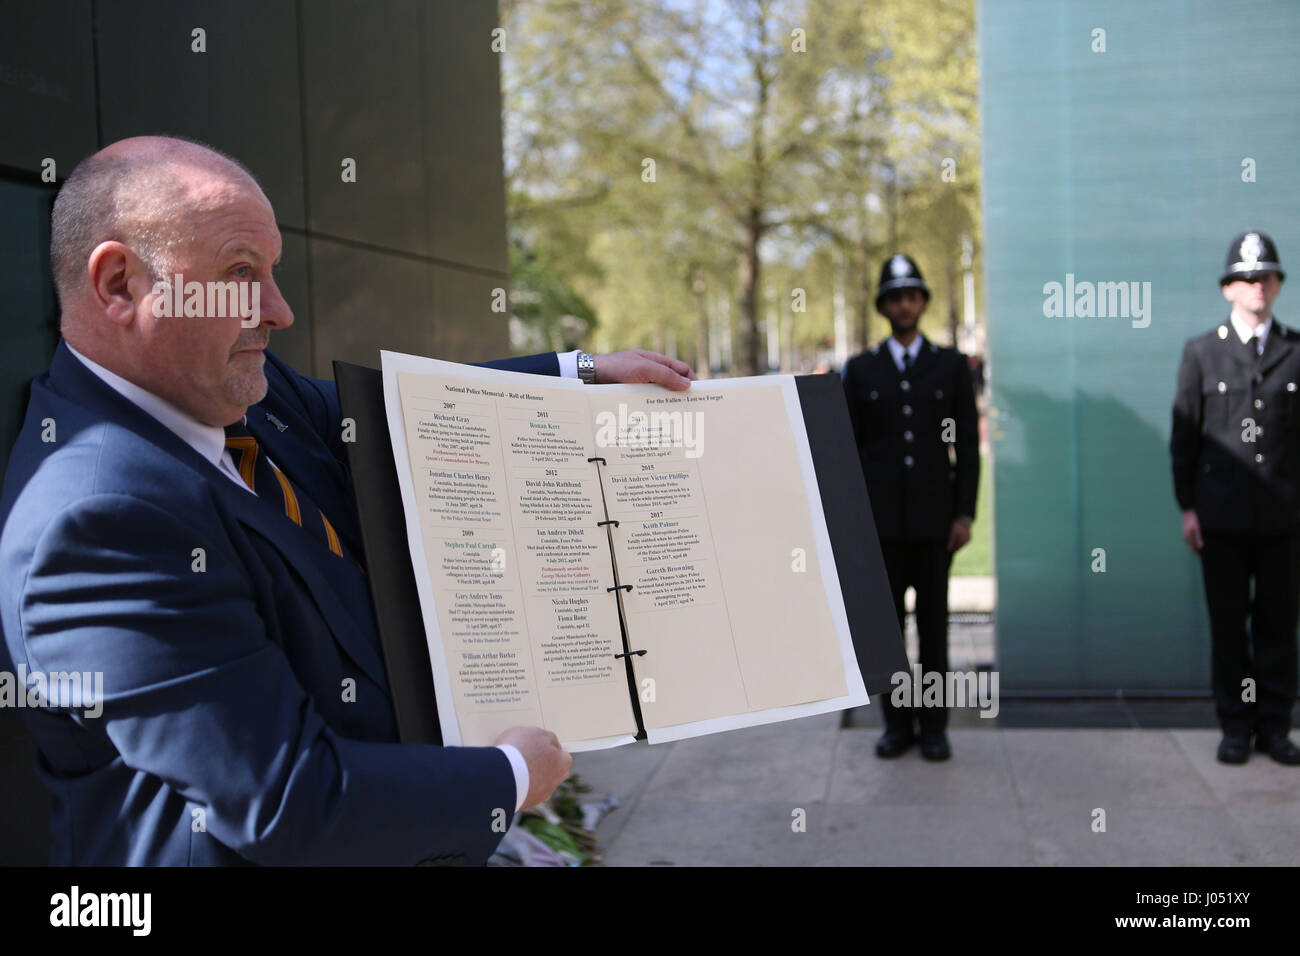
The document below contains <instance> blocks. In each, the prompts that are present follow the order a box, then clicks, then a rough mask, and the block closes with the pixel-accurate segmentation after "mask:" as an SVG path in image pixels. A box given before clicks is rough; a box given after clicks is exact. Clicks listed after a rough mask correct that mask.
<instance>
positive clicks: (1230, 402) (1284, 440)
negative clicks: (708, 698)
mask: <svg viewBox="0 0 1300 956" xmlns="http://www.w3.org/2000/svg"><path fill="white" fill-rule="evenodd" d="M1285 277H1286V276H1285V273H1283V271H1282V265H1281V261H1280V260H1279V258H1278V254H1277V249H1276V247H1275V246H1274V245H1273V241H1272V240H1271V239H1269V237H1268V236H1266V235H1264V233H1262V232H1246V233H1242V234H1241V235H1239V236H1238V237H1237V238H1236V239H1234V240H1233V242H1232V246H1231V247H1230V248H1229V249H1228V261H1227V266H1226V268H1225V270H1224V273H1223V276H1222V277H1221V278H1220V279H1219V285H1220V286H1221V287H1222V289H1223V297H1224V298H1225V299H1227V300H1228V301H1229V302H1230V303H1232V311H1231V314H1230V315H1229V317H1228V318H1227V320H1226V321H1224V322H1223V323H1221V324H1220V325H1219V326H1218V327H1216V328H1215V329H1213V330H1211V331H1210V332H1208V333H1206V334H1205V335H1201V336H1198V337H1196V338H1194V339H1191V340H1189V341H1188V343H1187V346H1186V347H1185V348H1184V350H1183V359H1182V365H1181V366H1180V367H1179V369H1178V391H1177V394H1176V395H1175V397H1174V413H1173V418H1174V421H1173V431H1172V434H1171V436H1170V440H1169V448H1170V452H1171V455H1172V457H1173V471H1174V494H1175V496H1176V497H1177V499H1178V506H1179V507H1180V508H1181V509H1182V511H1183V539H1184V540H1185V541H1186V542H1187V544H1188V546H1189V547H1190V548H1191V549H1192V550H1193V551H1195V552H1196V553H1197V554H1198V555H1199V557H1200V559H1201V571H1202V574H1203V576H1204V579H1205V599H1206V603H1207V604H1208V605H1209V612H1210V635H1211V644H1212V656H1211V680H1212V682H1213V685H1214V701H1215V709H1216V711H1217V713H1218V717H1219V724H1220V726H1221V727H1222V728H1223V740H1222V741H1221V742H1220V744H1219V750H1218V759H1219V760H1221V761H1223V762H1224V763H1232V764H1241V763H1245V762H1246V760H1247V759H1248V758H1249V757H1250V745H1251V737H1252V736H1253V737H1254V742H1255V749H1256V750H1257V751H1259V752H1261V753H1267V754H1268V755H1269V756H1270V757H1272V758H1273V759H1274V760H1276V761H1277V762H1278V763H1283V764H1290V765H1297V764H1300V749H1297V748H1296V747H1295V746H1294V745H1293V744H1292V743H1291V741H1290V740H1289V739H1288V738H1287V734H1288V733H1289V732H1290V730H1291V708H1292V705H1293V704H1294V703H1295V698H1296V624H1297V617H1298V614H1300V392H1297V389H1298V388H1300V334H1297V333H1296V332H1295V331H1293V330H1291V329H1288V328H1286V327H1285V326H1283V325H1282V324H1281V323H1279V322H1278V321H1277V320H1276V319H1275V318H1273V315H1272V306H1273V300H1274V299H1275V298H1277V295H1278V292H1279V291H1280V290H1281V287H1282V280H1283V279H1284V278H1285ZM1252 581H1253V583H1254V594H1253V597H1252V594H1251V584H1252ZM1247 619H1249V621H1250V637H1249V640H1248V639H1247V634H1246V622H1247ZM1252 684H1253V693H1252V692H1251V685H1252Z"/></svg>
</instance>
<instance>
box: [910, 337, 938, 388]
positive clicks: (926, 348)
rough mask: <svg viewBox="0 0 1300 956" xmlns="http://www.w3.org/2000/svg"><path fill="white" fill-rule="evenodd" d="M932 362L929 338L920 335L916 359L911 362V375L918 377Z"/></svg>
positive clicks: (932, 351) (932, 350)
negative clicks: (919, 345)
mask: <svg viewBox="0 0 1300 956" xmlns="http://www.w3.org/2000/svg"><path fill="white" fill-rule="evenodd" d="M933 364H934V349H933V348H931V347H930V340H929V339H927V338H926V337H925V336H924V335H922V336H921V347H920V349H918V350H917V353H916V361H915V362H913V363H912V377H913V378H915V379H920V378H921V376H923V375H924V374H925V373H926V372H927V371H928V370H929V368H930V366H931V365H933Z"/></svg>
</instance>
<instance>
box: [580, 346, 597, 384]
mask: <svg viewBox="0 0 1300 956" xmlns="http://www.w3.org/2000/svg"><path fill="white" fill-rule="evenodd" d="M578 378H580V379H582V384H583V385H594V384H595V383H596V356H594V355H588V354H587V353H586V352H579V353H578Z"/></svg>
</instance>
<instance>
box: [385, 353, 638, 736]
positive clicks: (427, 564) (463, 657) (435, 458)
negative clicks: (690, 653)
mask: <svg viewBox="0 0 1300 956" xmlns="http://www.w3.org/2000/svg"><path fill="white" fill-rule="evenodd" d="M381 354H382V359H383V372H384V398H385V404H386V406H387V411H388V416H389V430H390V433H391V435H392V439H393V451H394V456H395V457H396V459H397V466H398V467H397V470H398V478H399V485H400V486H401V488H402V497H403V505H404V509H405V511H406V517H407V537H408V539H409V543H410V547H411V557H412V561H413V563H414V567H415V572H416V573H415V576H416V583H417V587H418V589H419V593H420V602H421V608H422V611H423V613H424V619H425V632H426V635H427V637H428V641H429V657H430V661H431V664H432V666H433V676H434V689H435V692H436V695H437V702H438V717H439V721H440V723H441V725H442V733H443V739H444V741H445V742H446V743H447V744H465V745H471V746H473V745H487V744H491V743H492V742H493V740H495V739H496V737H497V735H499V734H500V733H501V732H502V731H504V730H506V729H508V728H510V727H513V726H517V725H527V726H538V727H544V728H546V729H547V730H550V731H552V732H554V733H555V734H556V735H557V736H558V737H559V738H560V740H561V741H562V742H563V743H564V745H565V747H566V749H568V750H571V751H577V750H587V749H594V748H597V747H603V746H615V745H617V744H621V743H629V742H631V740H632V739H633V735H635V733H636V719H635V716H634V715H633V712H632V705H631V699H630V693H629V690H628V682H627V670H626V666H625V664H624V663H623V661H622V660H620V659H617V658H616V657H615V655H616V654H619V653H621V652H622V650H623V647H622V637H621V631H620V626H619V618H618V607H617V601H616V598H615V595H614V594H612V593H610V592H608V591H607V590H606V589H607V588H608V587H610V586H611V585H612V584H613V569H612V563H611V557H610V552H609V544H608V540H607V535H606V531H605V529H604V528H603V527H600V526H599V525H598V524H597V522H598V521H601V520H602V519H603V518H604V509H603V505H602V503H601V488H600V480H599V476H598V474H597V466H596V464H594V463H590V462H588V461H587V459H588V458H590V457H592V456H593V455H594V454H595V452H594V451H593V448H592V433H591V427H590V422H589V420H588V409H587V405H586V396H585V395H584V394H583V391H582V390H583V388H584V386H583V385H582V383H581V382H578V381H576V380H567V379H562V378H552V377H546V376H539V375H525V374H519V373H510V372H502V371H499V370H496V369H486V368H477V367H474V366H465V365H456V364H453V363H449V362H439V361H437V360H434V359H421V358H417V357H415V356H408V355H399V354H397V353H392V352H383V353H381Z"/></svg>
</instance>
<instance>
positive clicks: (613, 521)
mask: <svg viewBox="0 0 1300 956" xmlns="http://www.w3.org/2000/svg"><path fill="white" fill-rule="evenodd" d="M587 462H588V463H592V462H599V463H600V464H601V465H604V466H605V467H606V468H608V467H609V462H607V461H606V460H605V458H604V457H603V456H602V455H593V456H592V457H590V458H588V459H587ZM596 481H597V483H598V484H599V485H600V504H601V507H602V508H603V509H604V510H605V520H604V521H597V522H596V527H598V528H604V529H605V540H606V541H607V542H609V567H610V570H611V571H612V572H613V574H614V586H613V587H608V588H605V593H606V594H609V593H611V592H612V593H613V595H614V599H615V603H616V604H617V605H618V631H619V637H620V638H621V639H622V642H623V653H621V654H615V655H614V660H619V659H622V661H623V667H624V668H625V670H626V672H627V690H628V694H629V696H630V697H631V700H632V716H633V717H635V718H636V739H637V740H645V739H647V737H648V736H649V735H648V734H647V733H646V729H645V717H644V715H643V714H642V713H641V698H640V697H639V696H638V694H637V691H636V689H637V682H636V671H635V669H634V668H633V667H632V658H633V657H644V656H645V653H646V652H645V651H644V650H637V651H634V650H632V645H631V643H630V642H629V641H628V636H627V613H626V610H625V609H624V607H623V595H622V594H620V593H619V592H620V591H628V592H631V590H632V585H630V584H622V583H621V582H620V581H619V579H618V559H617V558H615V557H614V533H613V532H612V531H611V530H610V528H617V527H618V519H617V518H611V517H610V516H609V503H608V501H606V499H605V480H604V477H603V476H602V474H601V469H600V468H599V467H597V468H596Z"/></svg>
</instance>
